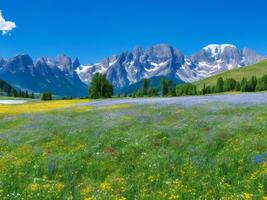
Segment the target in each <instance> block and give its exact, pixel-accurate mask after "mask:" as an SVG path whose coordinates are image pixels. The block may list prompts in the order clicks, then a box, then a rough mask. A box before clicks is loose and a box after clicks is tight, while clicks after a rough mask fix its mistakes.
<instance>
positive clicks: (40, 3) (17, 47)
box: [0, 0, 267, 64]
mask: <svg viewBox="0 0 267 200" xmlns="http://www.w3.org/2000/svg"><path fill="white" fill-rule="evenodd" d="M0 10H2V15H3V17H4V18H5V20H6V21H10V22H14V23H15V24H16V28H13V29H12V31H10V32H8V33H6V34H5V35H0V57H11V56H14V55H15V54H19V53H28V54H30V55H31V56H32V57H33V58H37V57H40V56H43V55H46V56H50V57H54V56H56V55H57V54H58V53H64V54H67V55H69V56H71V57H72V58H74V57H76V56H78V57H79V58H80V60H81V62H82V63H84V64H85V63H92V62H96V61H98V60H100V59H102V58H104V57H106V56H110V55H113V54H118V53H121V52H122V51H126V50H131V49H132V48H133V47H134V46H135V45H140V46H142V47H144V48H146V47H149V46H150V45H153V44H157V43H168V44H171V45H173V46H175V47H177V48H178V49H180V50H181V51H182V52H183V53H184V54H186V55H189V54H192V53H195V52H196V51H198V50H199V49H201V48H202V47H203V46H205V45H207V44H210V43H232V44H235V45H237V46H238V47H240V48H242V47H250V48H253V49H254V50H256V51H257V52H258V53H260V54H263V55H267V26H266V21H267V12H266V11H267V1H266V0H253V1H252V0H201V1H200V0H1V1H0Z"/></svg>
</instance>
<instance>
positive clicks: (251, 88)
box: [248, 76, 258, 92]
mask: <svg viewBox="0 0 267 200" xmlns="http://www.w3.org/2000/svg"><path fill="white" fill-rule="evenodd" d="M257 82H258V80H257V78H256V76H252V77H251V79H250V80H249V82H248V91H249V92H255V90H256V86H257Z"/></svg>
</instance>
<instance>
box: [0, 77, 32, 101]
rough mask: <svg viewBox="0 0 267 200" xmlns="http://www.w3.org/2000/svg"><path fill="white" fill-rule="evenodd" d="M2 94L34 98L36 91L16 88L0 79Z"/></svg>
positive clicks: (0, 93) (0, 92) (0, 91)
mask: <svg viewBox="0 0 267 200" xmlns="http://www.w3.org/2000/svg"><path fill="white" fill-rule="evenodd" d="M0 95H5V96H10V97H22V98H32V99H34V98H35V96H34V93H29V92H28V91H27V90H26V91H22V90H16V89H15V88H14V87H12V86H11V85H9V84H8V83H7V82H5V81H3V80H0Z"/></svg>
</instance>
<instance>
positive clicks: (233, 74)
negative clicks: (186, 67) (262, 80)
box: [194, 60, 267, 89]
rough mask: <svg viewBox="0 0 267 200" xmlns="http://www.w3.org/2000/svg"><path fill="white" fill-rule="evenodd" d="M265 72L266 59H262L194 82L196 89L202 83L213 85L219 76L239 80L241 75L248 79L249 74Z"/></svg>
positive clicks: (261, 74)
mask: <svg viewBox="0 0 267 200" xmlns="http://www.w3.org/2000/svg"><path fill="white" fill-rule="evenodd" d="M265 74H267V60H263V61H261V62H259V63H257V64H255V65H251V66H247V67H242V68H238V69H233V70H230V71H226V72H222V73H220V74H217V75H215V76H212V77H209V78H207V79H204V80H201V81H197V82H195V83H194V84H195V85H196V86H197V88H198V89H201V88H202V87H203V85H204V83H205V84H206V85H210V86H212V85H215V84H216V82H217V79H218V78H219V77H223V78H234V79H236V80H241V79H242V78H243V77H245V78H248V79H249V78H251V76H256V77H262V76H263V75H265Z"/></svg>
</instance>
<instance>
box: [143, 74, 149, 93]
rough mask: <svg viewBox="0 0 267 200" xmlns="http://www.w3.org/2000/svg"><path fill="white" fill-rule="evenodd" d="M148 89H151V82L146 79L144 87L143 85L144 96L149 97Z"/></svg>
mask: <svg viewBox="0 0 267 200" xmlns="http://www.w3.org/2000/svg"><path fill="white" fill-rule="evenodd" d="M148 88H149V80H148V79H146V78H145V79H144V80H143V85H142V93H143V95H144V96H146V95H147V93H148Z"/></svg>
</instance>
